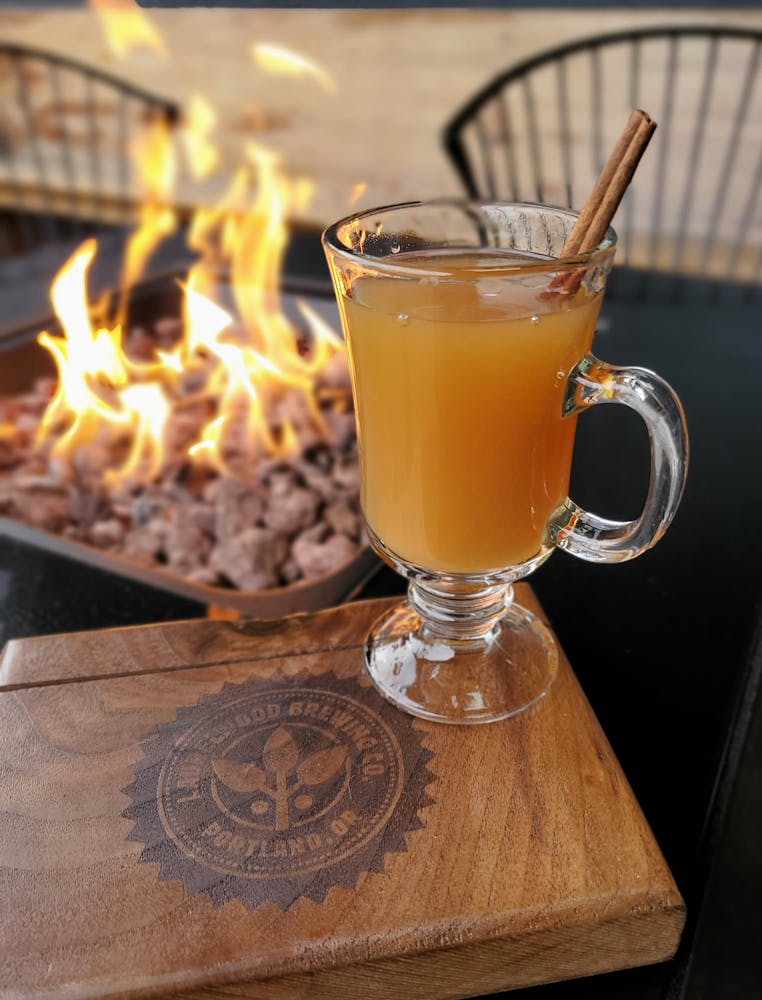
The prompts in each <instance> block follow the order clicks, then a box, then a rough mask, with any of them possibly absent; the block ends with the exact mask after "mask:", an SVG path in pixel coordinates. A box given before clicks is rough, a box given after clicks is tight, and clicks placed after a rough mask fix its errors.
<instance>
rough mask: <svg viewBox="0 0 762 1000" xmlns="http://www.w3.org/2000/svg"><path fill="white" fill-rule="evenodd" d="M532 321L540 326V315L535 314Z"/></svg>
mask: <svg viewBox="0 0 762 1000" xmlns="http://www.w3.org/2000/svg"><path fill="white" fill-rule="evenodd" d="M532 323H533V324H534V325H535V326H539V325H540V317H539V316H533V317H532Z"/></svg>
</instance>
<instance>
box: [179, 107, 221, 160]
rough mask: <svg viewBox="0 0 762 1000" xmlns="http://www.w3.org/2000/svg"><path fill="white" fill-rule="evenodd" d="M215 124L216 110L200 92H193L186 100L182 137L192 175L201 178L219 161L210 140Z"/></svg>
mask: <svg viewBox="0 0 762 1000" xmlns="http://www.w3.org/2000/svg"><path fill="white" fill-rule="evenodd" d="M216 124H217V112H216V111H215V110H214V107H213V106H212V104H211V102H210V101H208V100H207V99H206V98H205V97H204V96H203V95H202V94H194V95H193V96H192V97H191V98H190V100H189V101H188V107H187V110H186V114H185V126H184V127H183V130H182V138H183V142H184V144H185V157H186V161H187V163H188V168H189V170H190V172H191V174H192V176H193V177H195V178H196V179H197V180H203V179H204V178H205V177H209V176H210V174H212V173H214V171H215V170H216V169H217V167H218V166H219V163H220V153H219V150H218V149H217V147H216V146H215V145H214V143H213V142H212V141H211V138H210V136H211V133H212V132H213V131H214V128H215V126H216Z"/></svg>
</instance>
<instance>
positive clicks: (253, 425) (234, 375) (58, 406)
mask: <svg viewBox="0 0 762 1000" xmlns="http://www.w3.org/2000/svg"><path fill="white" fill-rule="evenodd" d="M270 54H272V53H270ZM316 70H317V68H314V67H313V69H312V70H311V72H313V74H314V72H315V71H316ZM302 71H306V70H304V69H302ZM215 124H216V115H215V112H214V109H213V107H212V105H211V104H210V103H209V102H208V101H207V100H206V99H205V98H203V97H201V96H198V97H196V98H194V99H192V101H191V102H190V104H189V108H188V114H187V116H186V125H185V127H184V129H183V131H182V132H181V140H182V142H183V144H184V147H185V154H186V158H187V160H188V163H189V165H190V166H191V169H192V171H193V172H194V174H195V175H196V176H197V177H205V176H208V174H209V172H211V171H212V170H213V169H215V168H216V166H217V163H218V159H219V157H218V153H217V149H216V147H215V146H214V144H213V141H212V133H213V131H214V127H215ZM133 156H134V159H135V163H136V167H137V175H138V179H139V181H140V184H141V187H142V189H143V192H144V196H143V200H142V202H141V208H140V218H139V224H138V226H137V228H136V230H135V231H134V232H133V234H132V236H131V237H130V239H129V241H128V244H127V248H126V250H125V257H124V261H123V267H122V276H121V277H122V285H121V301H120V309H119V311H118V314H117V318H116V320H115V321H113V322H112V324H111V325H110V326H109V325H108V324H104V325H101V324H94V322H93V317H94V316H95V315H103V316H106V315H107V311H106V309H105V308H101V309H96V308H95V307H94V305H93V304H92V303H90V302H89V299H88V294H87V276H88V272H89V269H90V266H91V264H92V262H93V260H94V258H95V255H96V252H97V245H96V242H95V240H92V239H91V240H87V241H86V242H85V243H83V244H82V246H81V247H80V248H79V249H78V250H77V251H76V252H75V253H74V254H73V255H72V256H71V257H70V259H69V260H68V261H67V262H66V264H65V265H64V266H63V267H62V268H61V270H60V272H59V273H58V275H57V276H56V278H55V279H54V281H53V284H52V287H51V297H52V300H53V307H54V310H55V313H56V316H57V317H58V319H59V322H60V325H61V330H62V334H61V335H58V336H53V335H51V334H50V333H48V332H43V333H41V334H40V336H39V338H38V340H39V343H40V344H41V345H42V346H43V347H45V348H46V349H47V350H48V351H49V352H50V353H51V355H52V356H53V359H54V361H55V363H56V366H57V368H58V375H59V382H58V387H57V391H56V393H55V395H54V397H53V399H52V401H51V403H50V406H49V407H48V410H47V411H46V413H45V415H44V417H43V420H42V422H41V425H40V432H39V443H40V445H41V446H42V447H44V448H47V449H48V453H49V455H50V456H51V458H52V459H53V460H54V468H55V469H56V470H57V471H58V472H59V473H61V474H77V468H78V464H77V463H78V461H79V456H80V455H81V454H83V451H84V452H87V450H88V449H90V448H101V450H104V449H105V452H106V453H107V454H108V460H107V461H108V464H109V468H108V469H107V470H106V471H105V473H104V475H105V479H106V481H107V483H108V484H109V485H114V484H116V485H119V484H120V483H123V482H125V481H133V480H140V481H143V482H150V481H152V480H154V479H156V478H157V477H160V476H161V475H163V474H164V472H165V470H166V469H167V467H168V463H170V465H171V466H172V467H176V466H177V464H178V463H180V464H182V463H183V462H184V461H189V462H197V463H200V464H202V465H204V466H207V467H210V468H212V469H214V470H216V471H218V472H220V473H227V474H232V475H238V476H245V475H247V474H250V473H251V471H252V470H253V469H254V467H255V464H256V462H257V461H258V460H259V459H260V458H262V457H263V456H265V455H268V454H270V455H275V456H289V455H295V454H298V452H299V450H300V448H301V447H302V445H301V438H300V435H301V434H303V433H305V432H306V433H307V437H308V440H315V436H316V435H317V437H323V438H327V437H328V436H329V431H328V427H327V424H326V421H325V419H324V416H323V411H322V409H321V406H324V405H325V404H326V402H329V403H331V402H332V400H331V399H330V398H329V394H327V393H324V392H323V393H322V395H321V398H320V400H318V394H317V390H316V378H317V376H318V375H319V373H320V372H321V370H322V369H323V368H324V366H325V365H326V364H327V363H328V362H329V360H330V359H331V358H332V357H333V356H334V355H335V354H336V353H337V352H343V351H344V343H343V341H342V340H341V338H340V337H338V336H337V335H336V333H335V332H334V331H333V330H332V328H331V327H330V326H329V324H327V323H326V321H325V320H324V319H323V318H322V317H321V316H320V315H319V314H318V313H316V312H315V311H314V310H313V309H311V308H310V306H309V305H308V304H307V303H306V302H299V303H297V308H298V311H299V314H300V316H301V319H302V320H303V325H302V324H301V323H300V325H299V326H298V327H297V326H296V325H295V323H294V321H293V320H292V319H291V318H290V317H289V316H288V315H287V313H286V310H285V309H284V306H283V302H282V295H281V276H282V271H283V260H284V254H285V250H286V246H287V242H288V219H289V217H290V216H291V215H294V214H299V213H300V212H302V211H303V210H304V209H305V208H306V206H307V205H308V203H309V200H310V198H311V197H312V193H313V187H314V185H313V183H312V181H311V180H310V179H309V178H305V177H291V176H289V175H288V174H287V173H286V172H285V171H284V170H283V167H282V164H281V162H280V157H279V156H278V155H277V154H276V153H275V152H273V151H272V150H269V149H266V148H264V147H262V146H259V145H256V144H254V143H252V142H248V143H246V144H245V146H244V149H243V160H242V162H241V164H240V166H239V167H238V169H237V170H236V171H235V173H234V174H233V176H232V179H231V182H230V184H229V186H228V189H227V190H226V191H225V192H224V194H223V196H222V198H221V199H220V200H219V201H218V202H217V203H216V204H214V205H205V206H202V207H201V208H199V209H198V210H197V211H196V212H195V213H194V215H193V217H192V219H191V221H190V225H189V228H188V234H187V242H188V245H189V247H190V248H191V249H192V250H194V251H195V252H196V254H197V259H196V263H195V264H194V265H193V266H192V267H191V268H190V270H189V271H188V274H187V277H186V279H185V280H184V281H183V282H181V289H182V294H183V306H182V328H181V331H180V333H179V334H178V336H177V339H176V341H175V342H174V343H172V344H171V345H167V344H162V345H161V349H160V350H159V349H158V346H159V345H156V349H155V350H154V351H153V353H152V354H151V356H150V357H148V358H146V357H145V356H144V355H143V356H142V357H141V359H140V360H137V359H136V358H134V357H131V356H130V355H129V354H128V353H127V351H128V350H129V347H130V343H129V336H123V330H124V328H125V323H126V303H127V293H128V292H129V290H130V288H131V287H132V286H133V285H134V284H135V282H136V281H137V280H138V279H139V277H140V275H141V274H142V273H143V271H144V269H145V266H146V263H147V261H148V259H149V257H150V255H151V253H152V252H153V250H154V248H155V247H156V245H157V244H158V243H159V242H160V240H161V239H163V238H164V237H166V236H167V235H168V234H169V233H171V232H172V231H173V230H174V229H175V227H176V225H177V216H176V213H175V211H174V209H173V207H172V196H173V186H174V183H175V179H176V174H177V156H176V148H175V142H174V141H173V136H172V134H171V132H170V129H169V126H168V123H167V122H166V121H165V120H163V119H161V118H156V119H154V120H153V121H151V122H150V123H148V125H147V127H146V129H145V131H144V133H143V134H142V135H141V137H140V139H139V141H138V142H137V143H136V144H135V146H134V148H133ZM96 325H97V329H96ZM128 332H129V331H128ZM189 386H190V388H189ZM337 405H338V404H337ZM194 407H196V408H197V410H198V414H199V417H198V428H197V430H196V431H195V432H194V439H193V440H191V441H190V443H188V444H183V445H181V446H180V447H181V448H182V449H183V452H182V453H178V451H177V449H176V448H175V451H171V452H170V451H169V450H168V444H167V441H168V429H169V427H170V424H171V421H172V420H173V417H174V416H175V414H176V412H177V411H178V410H180V409H189V410H192V409H193V408H194ZM193 419H194V420H195V416H194V417H193ZM184 440H185V441H186V442H187V440H188V438H187V437H186V438H185V439H184Z"/></svg>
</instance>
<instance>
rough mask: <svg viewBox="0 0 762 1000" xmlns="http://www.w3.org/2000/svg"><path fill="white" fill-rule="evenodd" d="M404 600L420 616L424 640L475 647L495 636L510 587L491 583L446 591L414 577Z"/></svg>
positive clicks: (509, 600) (507, 602)
mask: <svg viewBox="0 0 762 1000" xmlns="http://www.w3.org/2000/svg"><path fill="white" fill-rule="evenodd" d="M408 600H409V602H410V607H411V608H413V610H414V611H415V612H416V613H417V614H418V615H419V616H420V618H421V621H422V626H421V635H422V637H423V638H424V639H426V640H427V641H436V640H439V639H444V640H446V641H447V642H450V643H453V644H457V645H458V646H459V647H460V648H463V649H466V648H469V649H478V648H479V647H484V646H487V645H489V644H490V643H492V642H494V641H495V639H497V637H498V635H499V630H500V622H501V620H502V619H503V617H504V616H505V613H506V611H507V609H508V607H509V606H510V604H512V602H513V587H512V586H511V585H510V584H493V585H492V586H488V587H482V588H479V589H477V588H472V589H471V590H465V589H460V590H458V589H456V590H451V591H449V592H448V591H442V590H440V589H438V588H437V587H436V586H432V585H431V584H429V583H424V582H423V581H422V580H415V581H413V582H411V584H410V587H409V588H408Z"/></svg>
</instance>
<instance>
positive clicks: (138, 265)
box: [122, 118, 177, 298]
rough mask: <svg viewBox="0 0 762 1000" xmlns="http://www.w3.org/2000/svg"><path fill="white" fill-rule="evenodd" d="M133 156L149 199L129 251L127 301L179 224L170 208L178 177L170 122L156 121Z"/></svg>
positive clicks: (125, 272)
mask: <svg viewBox="0 0 762 1000" xmlns="http://www.w3.org/2000/svg"><path fill="white" fill-rule="evenodd" d="M132 156H133V158H134V161H135V163H136V165H137V170H138V176H139V179H140V181H141V184H142V187H143V190H144V192H145V196H144V200H143V202H142V204H141V209H140V222H139V224H138V228H137V229H136V230H135V232H134V233H133V234H132V236H131V237H130V239H129V240H128V242H127V247H126V249H125V255H124V264H123V269H122V290H123V298H126V293H127V292H128V291H129V289H130V288H131V287H132V285H133V284H134V282H135V281H136V280H137V279H138V277H139V276H140V275H141V274H142V273H143V269H144V268H145V265H146V262H147V260H148V258H149V257H150V255H151V253H152V252H153V250H154V249H155V248H156V246H157V245H158V244H159V243H160V241H161V240H162V239H164V238H165V237H166V236H169V235H170V233H172V232H173V231H174V229H175V226H176V225H177V217H176V215H175V212H174V211H173V209H172V208H171V205H170V199H171V196H172V190H173V187H174V183H175V177H176V175H177V158H176V156H175V148H174V143H173V140H172V134H171V132H170V128H169V124H168V122H167V121H165V120H164V119H163V118H155V119H154V121H153V122H152V123H151V124H150V125H149V127H148V128H147V129H146V130H145V132H142V133H141V134H140V136H139V138H138V139H137V141H136V142H135V143H134V145H133V148H132Z"/></svg>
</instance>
